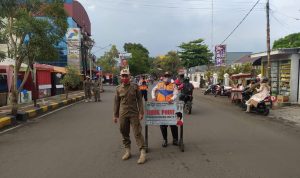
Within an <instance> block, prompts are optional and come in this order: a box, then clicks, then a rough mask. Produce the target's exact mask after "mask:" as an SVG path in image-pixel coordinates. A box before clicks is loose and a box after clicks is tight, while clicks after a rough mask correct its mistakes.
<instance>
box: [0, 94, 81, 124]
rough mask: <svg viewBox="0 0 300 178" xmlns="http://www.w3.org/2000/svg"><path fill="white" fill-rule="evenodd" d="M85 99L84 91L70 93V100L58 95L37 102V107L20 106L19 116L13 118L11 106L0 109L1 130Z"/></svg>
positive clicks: (30, 104) (29, 105)
mask: <svg viewBox="0 0 300 178" xmlns="http://www.w3.org/2000/svg"><path fill="white" fill-rule="evenodd" d="M83 99H84V92H83V91H74V92H71V93H69V96H68V99H66V95H65V94H62V95H57V96H52V97H48V98H44V99H39V100H37V107H34V104H33V103H32V102H31V103H26V104H20V106H19V109H18V114H17V116H11V115H10V114H11V106H4V107H0V129H1V128H3V127H6V126H10V125H15V124H17V121H27V120H28V119H31V118H34V117H36V116H38V115H41V114H44V113H47V112H49V111H52V110H55V109H57V108H59V107H63V106H66V105H69V104H72V103H75V102H78V101H81V100H83Z"/></svg>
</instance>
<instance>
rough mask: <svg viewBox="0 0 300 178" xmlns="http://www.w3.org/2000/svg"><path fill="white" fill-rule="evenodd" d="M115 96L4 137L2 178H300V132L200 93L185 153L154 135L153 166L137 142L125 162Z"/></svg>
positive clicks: (153, 131)
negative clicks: (143, 159)
mask: <svg viewBox="0 0 300 178" xmlns="http://www.w3.org/2000/svg"><path fill="white" fill-rule="evenodd" d="M113 91H114V88H113V87H111V88H106V91H105V93H104V94H102V100H103V102H101V103H94V102H92V103H83V102H81V103H78V104H75V105H72V106H70V107H68V108H66V109H63V110H60V111H58V112H55V113H53V114H50V115H47V116H45V117H42V118H39V119H36V120H33V121H30V122H29V123H27V124H26V125H24V126H23V127H20V128H17V129H15V130H12V131H9V132H7V133H4V134H1V135H0V160H1V162H0V177H1V178H100V177H101V178H102V177H109V178H114V177H116V178H117V177H143V178H144V177H156V178H159V177H162V178H167V177H172V178H175V177H222V178H225V177H228V178H233V177H243V178H244V177H251V178H252V177H255V178H258V177H263V178H277V177H278V178H283V177H284V178H294V177H295V178H296V177H300V169H299V164H300V154H299V150H300V142H299V139H300V132H299V128H297V127H295V126H293V125H288V124H283V123H280V122H274V121H271V120H269V119H268V118H266V117H262V116H258V115H255V114H247V113H244V112H242V111H241V110H240V108H238V107H237V106H232V105H231V104H229V102H228V101H227V99H226V98H214V97H212V96H203V95H201V93H200V90H197V91H196V92H195V99H194V105H193V107H194V108H193V113H192V115H191V116H186V118H185V132H184V134H185V135H184V137H185V140H184V141H185V148H186V151H185V152H183V153H182V152H180V151H179V149H178V148H177V147H175V146H173V145H169V146H168V147H167V148H162V147H161V141H162V137H161V134H160V130H159V128H158V127H150V128H149V137H150V140H149V146H150V150H149V154H148V158H149V159H148V162H146V163H145V164H144V165H137V164H136V161H137V159H138V152H137V149H136V147H135V141H133V145H132V147H133V157H132V158H131V159H130V160H128V161H122V160H121V155H122V150H121V147H122V145H121V135H120V133H119V129H118V125H115V124H113V123H112V119H111V118H112V107H113V101H112V99H113V94H114V93H113ZM170 135H171V134H170V131H169V139H170V140H171V138H170ZM132 138H133V137H132Z"/></svg>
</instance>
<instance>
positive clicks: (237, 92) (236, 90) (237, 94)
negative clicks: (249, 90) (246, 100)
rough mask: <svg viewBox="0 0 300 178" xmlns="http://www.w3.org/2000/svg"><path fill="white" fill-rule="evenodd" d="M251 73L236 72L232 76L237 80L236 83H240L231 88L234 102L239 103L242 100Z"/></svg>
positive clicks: (232, 78)
mask: <svg viewBox="0 0 300 178" xmlns="http://www.w3.org/2000/svg"><path fill="white" fill-rule="evenodd" d="M251 78H252V75H251V74H245V73H240V74H234V75H232V76H231V77H230V79H231V80H233V81H237V82H235V83H238V84H237V85H234V86H233V87H232V89H231V97H230V98H231V102H232V103H238V102H240V101H241V100H242V92H243V90H244V86H246V85H247V80H249V79H251Z"/></svg>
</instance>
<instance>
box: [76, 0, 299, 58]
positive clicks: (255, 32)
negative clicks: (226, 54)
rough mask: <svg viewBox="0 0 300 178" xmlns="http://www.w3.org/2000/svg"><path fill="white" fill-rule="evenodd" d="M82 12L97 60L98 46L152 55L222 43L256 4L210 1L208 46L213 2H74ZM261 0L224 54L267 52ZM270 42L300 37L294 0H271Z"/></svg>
mask: <svg viewBox="0 0 300 178" xmlns="http://www.w3.org/2000/svg"><path fill="white" fill-rule="evenodd" d="M78 1H79V2H80V3H81V4H82V5H83V6H84V7H85V9H86V10H87V12H88V14H89V17H90V20H91V24H92V37H93V38H94V39H95V41H96V47H95V48H94V49H93V51H94V52H95V54H96V56H100V55H102V54H103V52H104V51H105V50H101V47H105V46H108V45H109V44H115V45H117V48H118V50H120V51H123V44H124V43H126V42H135V43H141V44H143V45H144V46H145V47H146V48H147V49H148V50H149V52H150V55H151V56H157V55H163V54H166V53H167V52H168V51H170V50H178V48H177V46H178V45H180V43H182V42H188V41H191V40H195V39H197V38H203V39H205V43H206V44H207V45H208V46H209V47H210V48H211V46H212V44H213V45H216V44H219V43H221V42H222V41H223V40H224V39H225V38H226V37H227V36H228V35H229V33H230V32H231V31H232V30H233V29H234V27H235V26H236V25H237V24H238V23H239V22H240V21H241V20H242V18H243V17H244V16H245V14H246V13H247V12H248V11H249V10H250V9H251V7H252V6H253V5H254V4H255V3H256V1H257V0H213V1H214V11H213V12H214V13H213V14H214V15H213V16H214V23H213V24H214V25H213V26H214V30H213V41H212V35H211V34H212V0H78ZM265 3H266V0H261V1H260V2H259V4H258V5H257V6H256V8H255V9H254V10H253V11H252V13H251V14H250V15H249V16H248V18H247V19H246V20H245V21H244V22H243V24H242V25H241V26H240V27H239V28H238V29H237V30H236V31H235V33H233V35H232V36H231V37H230V38H229V39H228V40H227V41H226V42H225V44H227V48H228V51H232V52H242V51H243V52H246V51H247V52H248V51H249V52H261V51H265V50H266V13H265ZM270 6H271V9H272V11H271V14H270V20H271V41H272V42H273V41H274V40H275V39H278V38H280V37H282V36H285V35H287V34H290V33H295V32H300V20H297V19H300V6H299V0H270Z"/></svg>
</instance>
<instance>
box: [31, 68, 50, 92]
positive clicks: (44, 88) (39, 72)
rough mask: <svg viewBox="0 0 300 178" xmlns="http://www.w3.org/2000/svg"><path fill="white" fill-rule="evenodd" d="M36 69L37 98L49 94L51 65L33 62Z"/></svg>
mask: <svg viewBox="0 0 300 178" xmlns="http://www.w3.org/2000/svg"><path fill="white" fill-rule="evenodd" d="M34 67H35V69H36V84H37V88H38V98H45V97H49V96H51V89H52V84H51V72H52V71H53V66H51V65H46V64H34Z"/></svg>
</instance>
